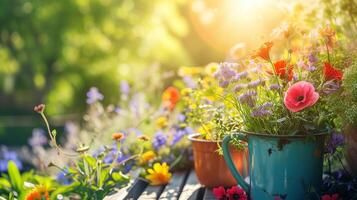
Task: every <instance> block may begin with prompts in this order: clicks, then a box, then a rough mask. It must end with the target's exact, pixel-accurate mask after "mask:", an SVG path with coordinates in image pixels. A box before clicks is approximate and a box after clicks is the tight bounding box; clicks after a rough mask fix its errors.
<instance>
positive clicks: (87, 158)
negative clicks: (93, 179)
mask: <svg viewBox="0 0 357 200" xmlns="http://www.w3.org/2000/svg"><path fill="white" fill-rule="evenodd" d="M83 159H84V160H85V161H86V162H87V163H88V165H89V166H90V167H91V168H96V163H97V161H96V159H95V158H93V157H92V156H90V155H84V156H83Z"/></svg>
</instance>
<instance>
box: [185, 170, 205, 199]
mask: <svg viewBox="0 0 357 200" xmlns="http://www.w3.org/2000/svg"><path fill="white" fill-rule="evenodd" d="M203 191H204V190H203V188H202V186H201V185H200V184H199V183H198V180H197V177H196V173H195V171H193V170H192V171H191V172H190V174H189V175H188V177H187V181H186V184H185V186H184V187H183V189H182V192H181V195H180V198H179V200H197V199H201V196H202V192H203Z"/></svg>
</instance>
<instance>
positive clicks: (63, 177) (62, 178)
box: [56, 168, 72, 185]
mask: <svg viewBox="0 0 357 200" xmlns="http://www.w3.org/2000/svg"><path fill="white" fill-rule="evenodd" d="M67 174H68V169H67V168H64V171H60V172H59V173H58V174H57V176H56V180H57V181H58V182H59V183H61V184H63V185H69V184H71V183H72V179H71V178H70V177H68V176H67Z"/></svg>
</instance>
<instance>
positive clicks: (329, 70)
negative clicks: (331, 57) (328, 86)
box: [324, 62, 343, 81]
mask: <svg viewBox="0 0 357 200" xmlns="http://www.w3.org/2000/svg"><path fill="white" fill-rule="evenodd" d="M324 76H325V79H326V80H328V81H329V80H337V81H341V80H342V77H343V73H342V71H341V70H338V69H336V68H334V67H333V66H332V65H331V63H329V62H325V66H324Z"/></svg>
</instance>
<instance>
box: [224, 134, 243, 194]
mask: <svg viewBox="0 0 357 200" xmlns="http://www.w3.org/2000/svg"><path fill="white" fill-rule="evenodd" d="M234 138H237V139H238V140H245V138H246V135H245V134H243V133H236V134H231V135H227V136H225V137H224V139H223V143H222V148H223V156H224V160H225V161H226V164H227V166H228V168H229V170H230V171H231V173H232V175H233V177H234V178H235V179H236V180H237V182H238V184H239V185H240V186H241V187H242V188H243V190H244V191H245V192H246V193H249V184H248V183H247V182H245V180H244V178H243V177H242V176H241V175H240V174H239V172H238V170H237V169H236V167H235V166H234V163H233V160H232V157H231V154H230V153H229V141H230V140H232V139H234Z"/></svg>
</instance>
